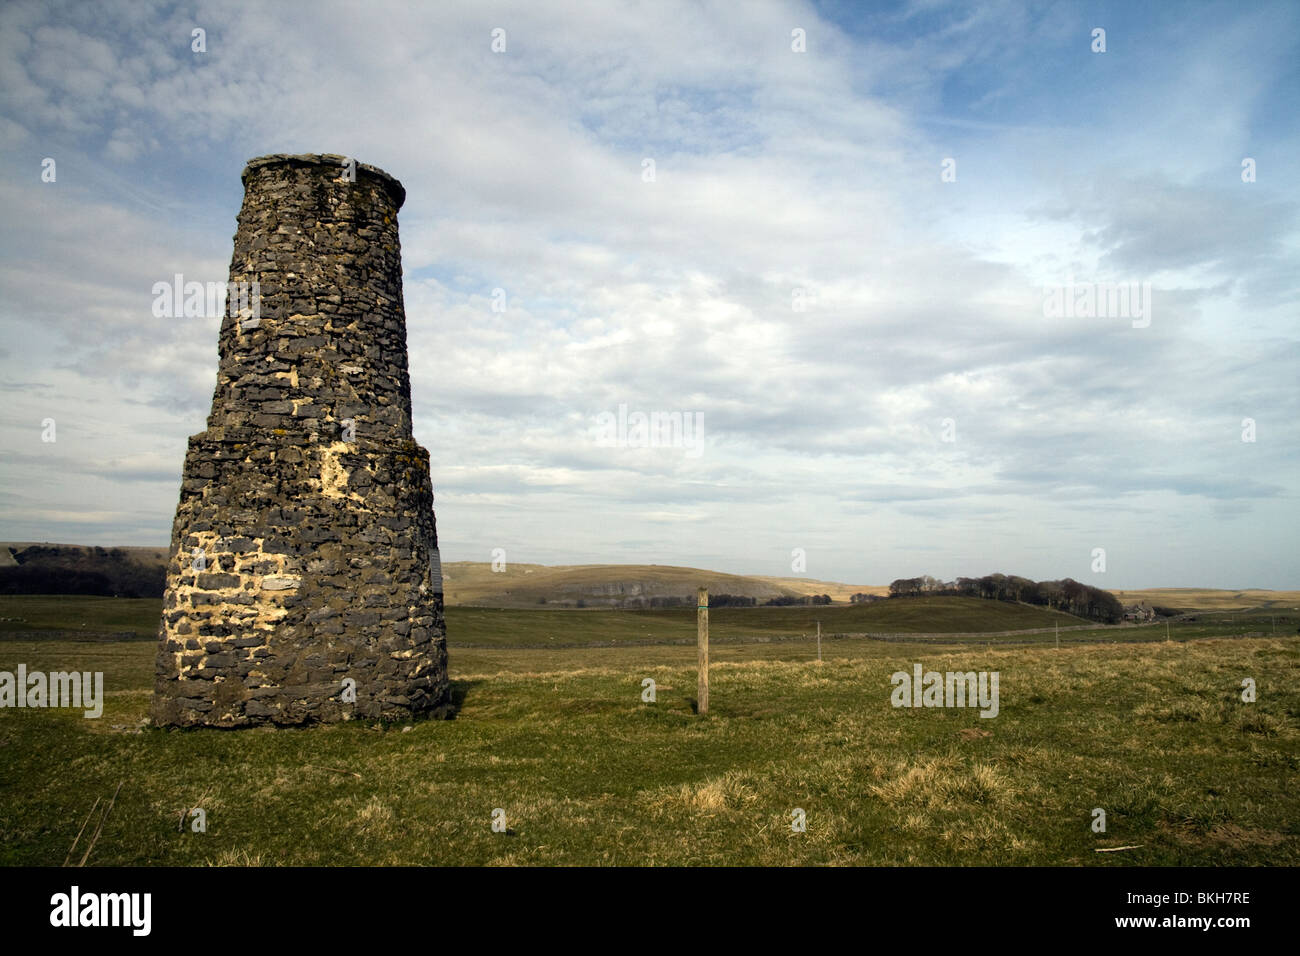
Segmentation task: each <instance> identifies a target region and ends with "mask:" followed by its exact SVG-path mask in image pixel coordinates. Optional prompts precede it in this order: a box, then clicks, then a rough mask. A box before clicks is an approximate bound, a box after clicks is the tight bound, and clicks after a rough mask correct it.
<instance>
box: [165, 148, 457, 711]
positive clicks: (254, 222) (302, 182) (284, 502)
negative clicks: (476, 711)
mask: <svg viewBox="0 0 1300 956" xmlns="http://www.w3.org/2000/svg"><path fill="white" fill-rule="evenodd" d="M243 182H244V204H243V208H242V209H241V210H240V212H239V220H238V228H237V229H236V231H235V251H234V255H233V257H232V258H231V262H230V286H229V287H228V288H229V289H231V290H234V289H235V288H237V286H238V284H239V283H248V284H249V285H248V286H245V287H244V288H249V287H251V284H252V283H253V282H256V283H258V285H257V286H256V287H254V289H255V295H254V297H253V298H252V301H243V300H242V299H241V297H237V296H236V295H235V294H234V293H233V292H232V293H231V294H230V297H229V300H228V302H227V308H226V314H225V316H224V318H223V320H222V323H221V333H220V342H219V355H220V362H219V366H218V371H217V387H216V391H215V393H214V395H213V398H212V412H211V414H210V415H209V416H208V427H207V430H206V431H204V432H202V433H200V434H198V435H195V436H193V437H192V438H190V441H189V450H188V452H187V453H186V456H185V467H184V473H183V479H182V482H181V494H180V504H179V505H178V506H177V508H176V521H175V523H174V524H173V526H172V541H171V556H170V560H169V563H168V567H167V589H166V594H165V597H164V600H163V615H162V626H161V628H160V632H159V639H158V659H157V678H156V683H155V688H154V698H153V720H154V723H156V724H158V725H182V726H183V725H207V726H216V727H237V726H244V725H249V724H261V723H276V724H300V723H306V722H310V721H337V720H348V719H351V718H353V717H356V718H362V717H364V718H382V719H405V718H408V717H411V716H413V715H416V714H432V715H436V716H445V715H446V714H447V712H448V709H449V688H448V683H447V646H446V630H445V625H444V622H443V602H442V571H441V567H440V564H439V559H438V538H437V531H436V529H435V526H434V515H433V486H432V483H431V481H430V477H429V453H428V452H427V451H425V449H423V448H421V447H420V446H419V445H417V444H416V443H415V441H414V440H413V439H412V437H411V385H410V375H409V372H408V369H407V360H406V315H405V311H404V309H403V304H402V266H401V250H400V247H399V245H398V239H397V211H398V209H400V208H401V205H402V202H403V200H404V199H405V198H406V191H405V190H404V189H403V188H402V185H401V183H399V182H398V181H397V180H396V179H394V178H393V177H392V176H389V175H388V174H387V173H385V172H383V171H382V170H379V169H376V168H374V167H373V166H367V165H363V164H360V163H353V162H350V161H349V160H347V159H345V158H344V157H342V156H334V155H315V154H313V155H305V156H288V155H274V156H263V157H261V158H259V159H254V160H252V161H250V162H249V163H248V165H247V166H246V167H245V169H244V173H243ZM259 296H260V300H259V298H258V297H259Z"/></svg>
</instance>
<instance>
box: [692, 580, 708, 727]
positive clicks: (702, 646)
mask: <svg viewBox="0 0 1300 956" xmlns="http://www.w3.org/2000/svg"><path fill="white" fill-rule="evenodd" d="M695 639H696V643H697V644H698V645H699V651H700V676H699V682H698V684H697V686H696V691H695V697H696V701H697V703H696V712H697V713H700V714H707V713H708V712H709V589H708V588H700V589H699V591H698V592H697V594H696V600H695Z"/></svg>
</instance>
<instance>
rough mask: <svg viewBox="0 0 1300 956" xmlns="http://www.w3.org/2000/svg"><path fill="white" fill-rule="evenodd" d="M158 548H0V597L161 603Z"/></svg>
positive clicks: (161, 552)
mask: <svg viewBox="0 0 1300 956" xmlns="http://www.w3.org/2000/svg"><path fill="white" fill-rule="evenodd" d="M166 563H167V551H166V549H164V548H101V547H96V546H93V545H92V546H84V545H75V544H44V543H43V544H35V543H32V542H4V543H0V594H89V595H99V596H103V597H129V598H146V597H162V594H163V585H164V583H165V573H164V569H165V567H166Z"/></svg>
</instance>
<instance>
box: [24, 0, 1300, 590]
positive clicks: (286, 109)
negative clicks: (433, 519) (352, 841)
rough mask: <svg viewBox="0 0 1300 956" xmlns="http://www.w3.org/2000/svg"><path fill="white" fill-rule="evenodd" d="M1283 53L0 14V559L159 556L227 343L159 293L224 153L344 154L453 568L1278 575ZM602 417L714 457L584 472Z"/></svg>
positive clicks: (955, 18)
mask: <svg viewBox="0 0 1300 956" xmlns="http://www.w3.org/2000/svg"><path fill="white" fill-rule="evenodd" d="M1298 26H1300V7H1297V6H1296V5H1295V4H1292V3H1277V4H1269V3H1246V4H1157V3H1140V4H1132V3H1116V4H1071V3H1054V4H1021V3H1010V2H1006V3H1002V2H994V3H980V4H973V5H949V4H936V3H929V2H924V3H889V4H849V3H843V4H838V3H824V4H812V5H809V4H803V3H788V4H786V3H773V4H762V3H759V4H746V5H745V7H744V14H743V16H742V15H738V14H737V12H736V7H735V5H733V4H726V3H722V4H708V3H704V4H700V3H682V4H675V3H671V2H669V3H659V4H654V5H620V4H589V5H581V4H567V3H566V4H556V5H547V4H535V3H519V4H491V3H489V4H437V5H412V6H411V7H407V6H404V5H399V4H391V5H390V4H384V3H377V4H376V3H370V4H366V5H364V7H362V6H357V5H351V4H345V3H330V2H324V3H311V4H305V3H302V4H300V3H277V4H269V5H268V4H228V3H191V4H167V3H113V2H107V3H101V4H94V5H86V4H59V3H39V4H31V3H22V2H18V3H9V4H6V5H4V6H3V7H0V158H2V159H3V161H4V163H5V166H6V168H7V169H9V170H10V175H9V176H7V177H5V178H4V179H3V181H0V199H2V200H3V208H4V209H5V212H6V227H7V228H5V229H4V230H3V231H0V289H2V290H3V293H4V295H3V298H2V299H0V333H2V334H0V390H2V394H3V404H2V405H0V439H2V440H3V448H4V452H3V453H2V457H0V478H2V479H3V481H2V482H0V538H3V539H6V540H38V541H39V540H46V541H65V542H77V543H97V544H141V545H143V544H161V543H164V542H165V541H167V539H168V537H169V533H170V525H171V520H172V516H173V512H174V509H175V504H176V497H177V492H178V487H179V480H180V466H181V462H182V459H183V455H184V449H185V442H186V439H187V437H188V436H189V435H191V434H194V433H197V432H199V431H201V430H202V428H203V426H204V420H205V417H206V414H207V411H208V407H209V403H210V401H211V397H212V389H213V385H214V382H215V374H216V336H217V321H216V320H215V319H161V320H160V319H155V318H154V317H153V316H152V314H151V311H150V305H151V302H152V295H151V288H152V285H153V283H155V282H157V281H165V280H170V278H171V276H172V275H173V274H175V273H177V272H180V273H183V274H184V275H185V276H186V278H187V279H189V278H193V279H198V280H199V281H223V280H224V279H225V277H226V271H227V268H228V265H229V258H230V243H231V236H232V235H233V232H234V228H235V215H236V213H237V212H238V208H239V203H240V199H241V186H240V181H239V173H240V170H241V169H242V167H243V164H244V163H245V162H246V161H247V160H248V159H249V158H251V157H254V156H259V155H263V154H267V153H273V152H334V153H341V154H345V155H352V156H356V157H357V158H358V159H359V160H361V161H363V162H367V163H372V164H374V165H377V166H380V167H381V168H383V169H385V170H387V171H388V172H390V173H392V174H393V175H394V176H396V177H398V178H399V179H400V180H401V181H402V182H403V184H404V185H405V186H406V189H407V194H408V198H407V202H406V205H405V206H404V207H403V209H402V212H401V216H400V223H401V230H402V243H403V261H404V266H405V281H406V289H405V295H406V309H407V321H408V337H409V341H410V352H411V368H412V393H413V400H414V422H415V434H416V438H417V440H419V441H420V442H421V443H422V444H424V445H425V446H427V447H428V448H429V450H430V454H431V456H432V464H433V474H434V484H435V493H436V496H437V505H436V507H437V512H438V527H439V534H440V538H441V544H442V550H443V557H444V561H455V560H488V559H489V558H490V555H491V553H492V550H493V549H494V548H504V549H506V552H507V555H508V557H509V559H510V560H514V561H521V562H522V561H537V562H544V563H604V562H637V563H659V564H686V565H695V566H707V567H711V568H716V569H719V570H727V571H736V572H754V573H764V574H790V573H792V572H791V560H792V559H791V552H792V551H793V550H794V549H796V548H798V549H802V550H803V551H804V552H805V553H806V555H807V574H808V575H810V576H812V577H817V578H823V579H834V580H843V581H850V582H855V583H887V582H888V581H889V580H891V579H893V578H895V577H900V576H912V575H916V574H922V573H928V574H933V575H935V576H938V577H945V578H951V577H954V576H956V575H969V574H982V573H987V572H990V571H993V570H1003V571H1007V572H1013V573H1019V574H1024V575H1026V576H1029V577H1034V578H1057V577H1064V576H1071V577H1075V578H1077V579H1079V580H1082V581H1085V582H1087V583H1093V584H1097V585H1100V586H1103V587H1140V586H1217V587H1274V588H1288V587H1291V588H1293V587H1300V558H1298V557H1297V555H1298V554H1300V549H1297V548H1296V546H1295V541H1296V540H1297V538H1298V537H1300V535H1298V534H1297V532H1300V520H1298V519H1300V508H1298V507H1297V490H1298V489H1297V475H1298V474H1300V469H1297V458H1298V456H1297V448H1298V447H1300V408H1298V407H1297V406H1298V405H1300V402H1298V401H1297V384H1296V382H1297V377H1296V371H1297V368H1298V367H1300V345H1298V343H1297V320H1298V319H1300V309H1298V308H1297V305H1298V303H1300V289H1298V285H1300V268H1298V266H1300V189H1298V188H1297V177H1296V163H1295V157H1296V156H1297V155H1300V152H1298V147H1300V142H1298V141H1297V129H1296V120H1295V117H1296V115H1297V108H1296V107H1297V99H1298V95H1297V94H1300V67H1297V63H1300V55H1298V54H1300V50H1298V49H1297V46H1298V44H1297V36H1300V30H1298V29H1297V27H1298ZM195 28H202V29H203V30H205V31H206V46H207V49H206V52H202V53H198V52H193V51H192V50H191V36H192V31H193V30H194V29H195ZM495 28H501V29H503V30H505V31H506V49H505V51H504V52H501V53H495V52H493V51H492V49H491V47H490V44H491V31H492V30H493V29H495ZM1094 28H1101V29H1104V30H1105V31H1106V51H1105V52H1104V53H1094V52H1092V49H1091V46H1092V43H1093V40H1092V31H1093V29H1094ZM796 29H799V30H803V31H804V36H805V37H806V50H805V52H802V53H799V52H795V51H794V50H792V40H791V34H792V31H793V30H796ZM1247 157H1249V158H1251V159H1253V160H1254V161H1255V164H1256V179H1255V181H1254V182H1250V183H1247V182H1243V180H1242V161H1243V159H1245V158H1247ZM46 158H53V159H54V160H55V161H56V164H57V165H56V168H57V178H56V181H55V182H52V183H51V182H43V181H42V179H41V169H42V161H43V160H44V159H46ZM646 159H653V160H654V168H655V178H654V181H653V182H647V181H645V180H644V178H643V175H642V172H643V168H644V166H643V163H644V161H645V160H646ZM947 159H952V160H954V161H955V171H956V177H955V180H954V181H950V182H945V181H943V179H942V177H941V172H942V169H943V163H944V161H945V160H947ZM1067 281H1072V282H1073V283H1075V284H1076V285H1094V286H1104V285H1106V284H1115V283H1120V282H1136V283H1150V288H1151V290H1152V291H1151V297H1152V298H1151V303H1152V307H1151V321H1150V323H1149V324H1148V325H1146V326H1145V327H1135V324H1134V323H1133V322H1130V321H1129V319H1128V318H1127V317H1120V316H1097V317H1073V318H1060V317H1058V318H1049V317H1047V316H1046V315H1045V312H1044V308H1043V302H1044V298H1045V296H1046V294H1047V291H1048V290H1049V289H1052V288H1057V287H1059V286H1061V285H1063V284H1064V283H1066V282H1067ZM498 288H499V289H503V290H504V291H505V295H506V303H507V307H506V310H505V312H495V311H493V309H492V294H493V290H494V289H498ZM795 290H802V297H803V298H802V301H803V303H804V304H805V305H806V308H804V309H803V311H797V310H796V309H795V307H794V304H793V303H794V301H795ZM621 404H624V405H627V406H628V407H629V408H630V409H632V410H643V411H646V412H655V411H659V412H682V413H688V414H695V415H700V416H702V420H703V423H704V435H705V445H704V449H703V451H702V453H701V454H698V455H693V454H690V453H689V450H688V449H683V448H680V447H677V448H674V447H650V448H644V447H615V448H610V447H605V446H604V445H602V444H600V443H598V442H597V441H596V440H595V437H594V436H595V434H596V421H597V417H598V416H599V415H600V414H601V413H603V412H613V411H616V410H617V409H618V407H619V406H620V405H621ZM46 418H53V419H55V421H56V422H57V441H56V442H53V443H50V442H43V441H42V440H41V436H42V421H43V420H44V419H46ZM1244 419H1251V420H1252V421H1253V422H1254V429H1255V431H1254V438H1255V440H1254V441H1242V436H1243V420H1244ZM946 420H951V424H946ZM947 438H951V439H953V440H945V439H947ZM1097 548H1103V549H1105V553H1106V570H1105V571H1104V572H1098V571H1095V570H1093V568H1094V557H1093V552H1094V550H1095V549H1097Z"/></svg>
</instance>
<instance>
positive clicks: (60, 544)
mask: <svg viewBox="0 0 1300 956" xmlns="http://www.w3.org/2000/svg"><path fill="white" fill-rule="evenodd" d="M15 545H25V546H27V547H32V546H41V547H51V548H94V547H100V548H104V549H106V550H111V549H113V548H146V549H153V550H157V551H168V550H169V545H166V544H101V545H95V544H70V543H68V542H66V541H14V540H8V539H4V540H0V546H4V547H13V546H15ZM441 563H442V566H443V567H444V568H446V566H447V565H449V564H485V565H491V564H492V561H491V560H490V559H489V560H485V561H475V560H473V559H472V558H449V559H447V560H444V561H442V562H441ZM509 564H520V565H528V566H532V567H543V568H631V567H649V568H673V569H679V570H689V571H703V572H705V573H707V574H730V575H735V576H737V577H751V578H774V579H778V580H790V581H796V580H804V581H809V582H819V583H822V584H835V585H840V586H842V587H864V588H887V587H889V585H890V584H891V583H892V582H893V581H894V580H897V578H891V579H890V580H889V581H881V582H876V583H872V582H868V581H838V580H834V579H831V578H816V577H812V576H810V575H799V574H764V573H762V572H759V571H732V570H727V569H724V568H705V567H697V566H695V565H683V564H661V563H659V562H654V561H650V562H646V561H641V562H626V563H617V564H614V563H602V562H595V563H593V562H575V563H566V564H544V563H542V562H539V561H528V560H522V561H516V560H513V559H512V560H511V561H510V562H508V565H507V567H506V568H505V570H504V571H503V572H501V573H509ZM922 573H924V572H922ZM992 574H1005V575H1008V576H1013V575H1014V576H1017V577H1028V576H1027V575H1023V574H1018V573H1017V572H1015V571H1007V570H997V571H985V572H982V573H972V574H959V575H956V576H954V577H953V578H951V579H949V581H948V582H945V583H950V582H952V581H955V580H956V579H957V578H959V577H965V578H980V577H985V576H987V575H992ZM911 576H912V577H915V576H916V575H911ZM443 577H444V578H445V577H446V574H445V573H444V574H443ZM1030 580H1034V581H1045V580H1058V579H1054V578H1031V579H1030ZM1076 580H1078V579H1077V578H1076ZM1079 583H1081V584H1086V583H1088V582H1086V581H1081V582H1079ZM1093 586H1094V587H1100V588H1102V590H1105V591H1237V592H1244V591H1276V592H1279V593H1288V592H1291V591H1300V587H1281V588H1267V587H1258V586H1256V585H1245V586H1240V587H1224V586H1221V585H1203V584H1180V585H1167V586H1159V585H1155V586H1153V585H1134V584H1107V585H1104V586H1103V585H1093Z"/></svg>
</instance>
